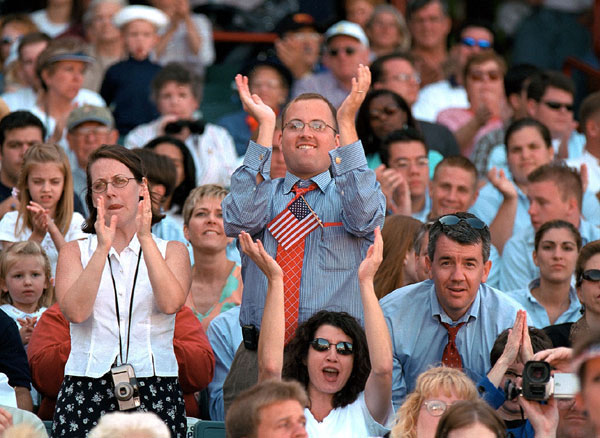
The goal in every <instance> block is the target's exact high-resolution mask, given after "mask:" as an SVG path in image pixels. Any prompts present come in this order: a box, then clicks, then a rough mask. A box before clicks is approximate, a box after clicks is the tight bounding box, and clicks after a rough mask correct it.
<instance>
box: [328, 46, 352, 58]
mask: <svg viewBox="0 0 600 438" xmlns="http://www.w3.org/2000/svg"><path fill="white" fill-rule="evenodd" d="M342 51H343V52H346V55H348V56H352V55H354V53H356V49H355V48H354V47H341V48H339V49H329V55H331V56H333V57H335V56H338V55H339V54H340V52H342Z"/></svg>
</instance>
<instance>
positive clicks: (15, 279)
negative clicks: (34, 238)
mask: <svg viewBox="0 0 600 438" xmlns="http://www.w3.org/2000/svg"><path fill="white" fill-rule="evenodd" d="M0 287H1V290H2V291H1V293H0V304H1V305H0V309H2V310H3V311H4V312H6V314H7V315H8V316H10V317H11V318H12V319H14V320H15V322H16V323H17V326H18V327H19V333H20V334H21V340H22V341H23V345H27V344H28V343H29V338H30V337H31V333H32V332H33V328H34V327H35V324H36V322H37V320H38V319H39V317H40V316H41V315H42V313H44V311H45V310H46V309H47V308H48V307H50V306H51V305H52V302H53V301H54V287H53V286H52V274H51V273H50V260H48V256H47V255H46V253H45V252H44V250H43V249H42V247H41V246H40V245H39V244H38V243H36V242H31V241H27V242H18V243H15V244H14V245H13V246H11V247H10V248H8V249H7V250H6V251H4V252H3V253H2V257H0Z"/></svg>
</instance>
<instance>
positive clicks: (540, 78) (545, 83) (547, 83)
mask: <svg viewBox="0 0 600 438" xmlns="http://www.w3.org/2000/svg"><path fill="white" fill-rule="evenodd" d="M549 87H552V88H558V89H559V90H563V91H566V92H567V93H569V94H571V95H575V84H574V83H573V80H572V79H571V78H570V77H568V76H566V75H564V74H563V73H560V72H558V71H543V72H540V73H536V74H533V75H532V76H530V79H529V85H528V86H527V98H528V99H533V100H535V101H536V102H539V101H541V100H542V97H544V94H545V93H546V90H547V89H548V88H549Z"/></svg>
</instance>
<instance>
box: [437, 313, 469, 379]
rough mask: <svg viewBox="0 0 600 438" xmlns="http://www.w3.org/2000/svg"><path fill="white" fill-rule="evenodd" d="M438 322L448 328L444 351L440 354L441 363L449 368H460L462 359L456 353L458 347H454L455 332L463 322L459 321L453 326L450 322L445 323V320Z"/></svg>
mask: <svg viewBox="0 0 600 438" xmlns="http://www.w3.org/2000/svg"><path fill="white" fill-rule="evenodd" d="M440 323H441V324H442V325H443V326H444V327H446V330H448V343H447V344H446V347H445V348H444V353H443V354H442V364H443V365H446V366H447V367H450V368H458V369H462V360H461V358H460V354H459V353H458V348H456V334H457V333H458V330H459V329H460V328H461V327H462V326H463V325H464V324H465V323H464V322H461V323H460V324H458V325H455V326H454V327H453V326H451V325H450V324H446V323H445V322H440Z"/></svg>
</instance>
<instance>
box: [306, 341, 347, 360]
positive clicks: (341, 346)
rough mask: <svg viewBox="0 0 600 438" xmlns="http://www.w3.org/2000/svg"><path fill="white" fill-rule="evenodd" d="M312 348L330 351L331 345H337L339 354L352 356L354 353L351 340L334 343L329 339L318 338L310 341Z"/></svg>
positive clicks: (336, 348)
mask: <svg viewBox="0 0 600 438" xmlns="http://www.w3.org/2000/svg"><path fill="white" fill-rule="evenodd" d="M310 345H311V346H312V348H313V349H314V350H316V351H319V352H321V353H322V352H324V351H328V350H329V347H331V346H332V345H333V346H335V350H336V351H337V354H341V355H342V356H350V355H351V354H352V343H351V342H338V343H337V344H333V343H331V342H329V341H328V340H327V339H323V338H316V339H313V340H312V341H311V342H310Z"/></svg>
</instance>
